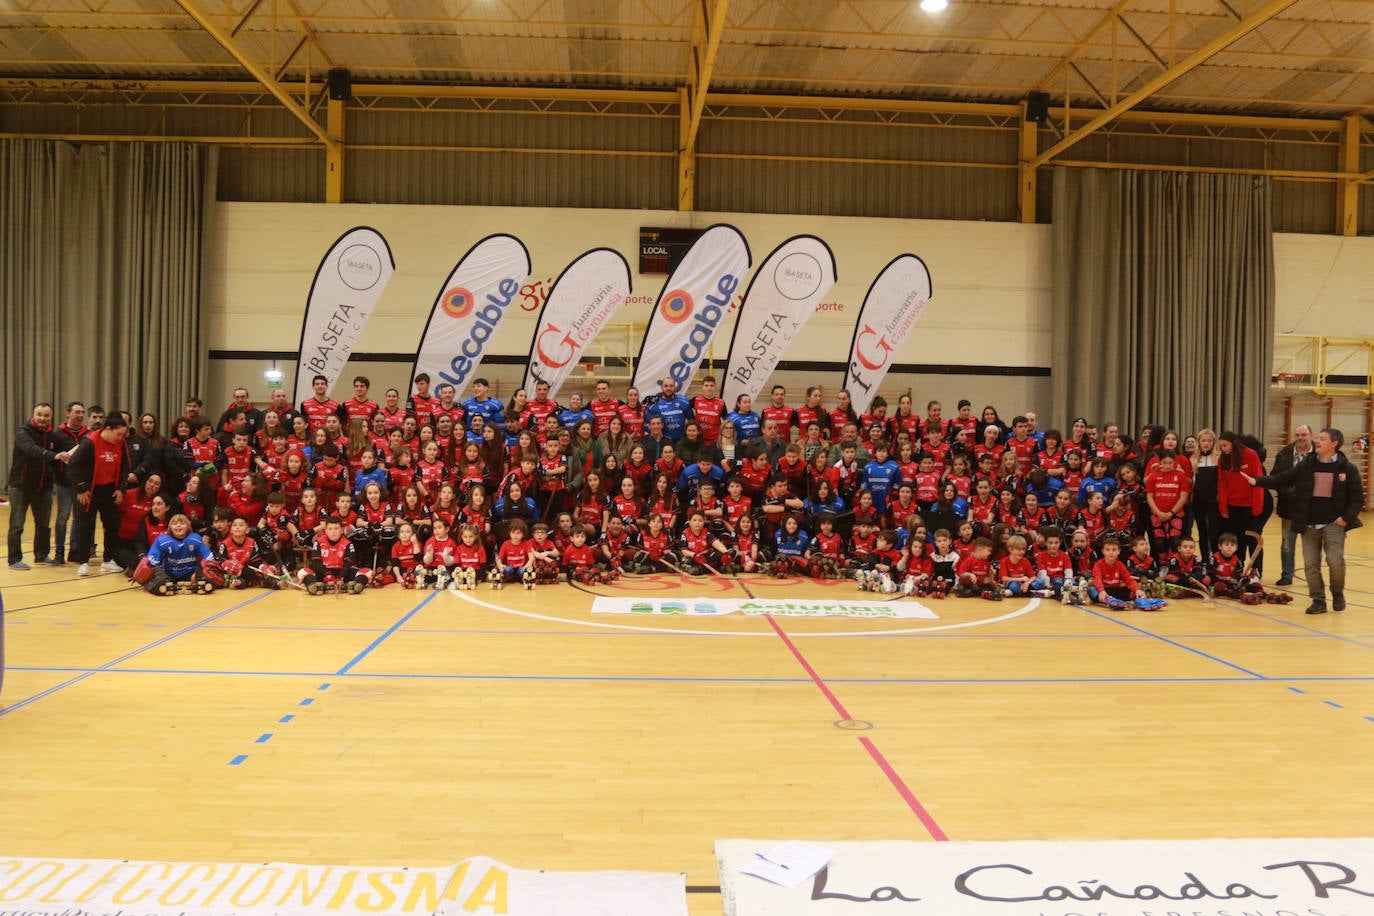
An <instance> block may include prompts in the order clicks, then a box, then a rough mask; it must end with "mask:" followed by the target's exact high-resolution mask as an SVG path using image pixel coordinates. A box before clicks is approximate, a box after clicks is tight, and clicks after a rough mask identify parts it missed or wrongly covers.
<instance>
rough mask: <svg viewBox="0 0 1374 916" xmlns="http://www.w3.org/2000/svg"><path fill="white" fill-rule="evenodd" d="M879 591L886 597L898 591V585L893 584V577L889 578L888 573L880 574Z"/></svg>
mask: <svg viewBox="0 0 1374 916" xmlns="http://www.w3.org/2000/svg"><path fill="white" fill-rule="evenodd" d="M877 591H879V592H881V593H882V594H884V595H892V594H895V593H896V591H897V583H896V582H893V581H892V577H891V576H889V575H888V574H887V573H879V574H878V588H877Z"/></svg>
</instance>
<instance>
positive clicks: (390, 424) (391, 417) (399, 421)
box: [377, 407, 406, 430]
mask: <svg viewBox="0 0 1374 916" xmlns="http://www.w3.org/2000/svg"><path fill="white" fill-rule="evenodd" d="M377 412H378V413H379V414H381V415H382V422H384V423H385V424H386V428H387V430H393V429H400V428H401V427H402V426H405V425H406V412H405V408H403V407H397V408H396V409H395V410H394V411H390V410H387V409H386V408H385V407H382V408H380V409H378V411H377Z"/></svg>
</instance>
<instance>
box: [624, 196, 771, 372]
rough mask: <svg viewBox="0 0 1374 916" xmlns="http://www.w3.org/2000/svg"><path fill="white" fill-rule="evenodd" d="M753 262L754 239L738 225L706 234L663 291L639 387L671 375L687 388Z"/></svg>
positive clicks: (638, 367)
mask: <svg viewBox="0 0 1374 916" xmlns="http://www.w3.org/2000/svg"><path fill="white" fill-rule="evenodd" d="M752 263H753V259H752V258H751V257H750V254H749V243H748V242H747V241H745V239H744V236H743V235H741V234H740V231H739V230H738V229H736V228H735V227H734V226H731V225H728V224H726V223H717V224H716V225H714V226H711V227H710V228H708V229H707V230H706V231H705V232H703V233H702V234H701V238H699V239H697V240H696V242H695V243H694V244H693V245H692V247H691V248H690V249H688V250H687V253H686V254H685V255H683V257H682V263H680V264H678V266H677V270H675V271H673V274H672V276H670V277H669V278H668V282H667V283H665V284H663V289H662V290H660V291H659V294H658V300H657V301H656V302H655V303H654V311H653V314H652V315H650V316H649V326H648V327H647V328H645V330H644V342H643V343H642V344H641V345H640V348H639V359H638V360H637V361H636V363H635V376H634V387H636V388H638V389H639V390H640V391H646V390H647V391H654V390H656V389H657V388H658V384H659V382H660V381H662V380H663V379H665V378H671V379H672V380H673V381H675V382H676V383H677V388H678V390H679V391H682V390H684V389H686V387H687V383H688V382H690V381H691V380H692V375H693V374H694V373H695V372H696V371H697V366H698V365H700V364H701V361H702V359H703V358H704V357H705V356H706V352H707V348H708V347H709V346H710V343H711V338H712V337H714V336H715V334H716V331H718V330H720V325H721V323H722V322H723V321H724V319H725V316H726V315H728V314H729V313H730V300H731V299H733V298H734V295H735V291H736V290H738V289H739V287H740V284H741V283H743V282H744V275H745V274H746V273H748V271H749V265H750V264H752Z"/></svg>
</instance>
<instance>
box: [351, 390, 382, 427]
mask: <svg viewBox="0 0 1374 916" xmlns="http://www.w3.org/2000/svg"><path fill="white" fill-rule="evenodd" d="M343 409H344V414H346V415H347V417H348V419H349V421H353V420H362V421H363V422H364V423H367V424H368V425H369V426H370V425H372V415H373V414H374V413H376V412H377V411H378V410H380V409H381V408H380V407H379V406H378V405H377V402H376V401H374V400H372V399H371V398H366V399H364V400H362V401H360V400H358V399H357V398H356V397H353V398H349V399H348V400H347V401H344V402H343Z"/></svg>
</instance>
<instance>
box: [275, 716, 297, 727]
mask: <svg viewBox="0 0 1374 916" xmlns="http://www.w3.org/2000/svg"><path fill="white" fill-rule="evenodd" d="M294 718H296V717H295V716H282V717H281V718H280V719H278V720H277V724H279V725H285V724H286V723H287V722H290V721H291V720H292V719H294Z"/></svg>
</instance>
